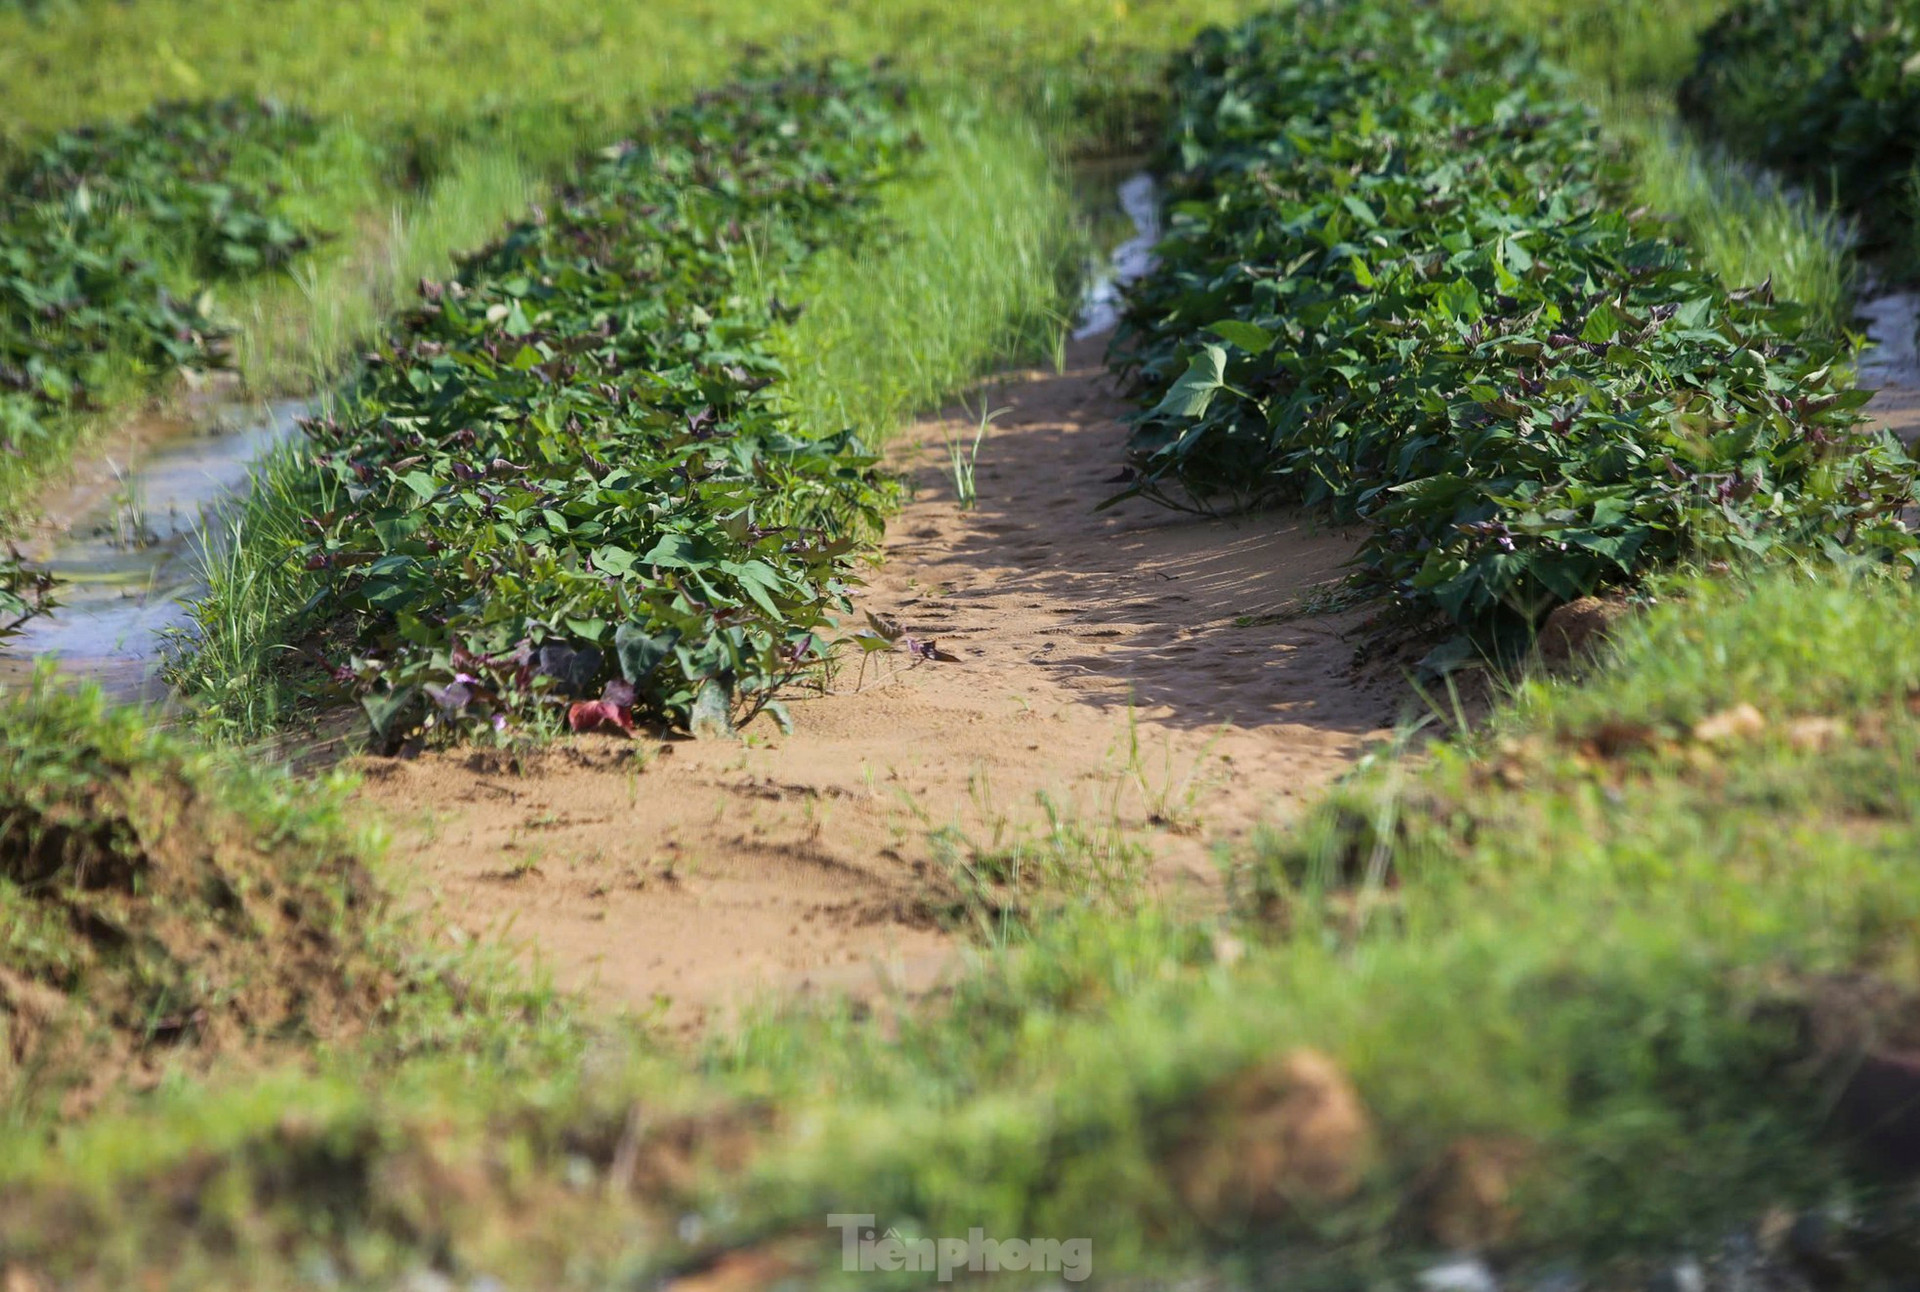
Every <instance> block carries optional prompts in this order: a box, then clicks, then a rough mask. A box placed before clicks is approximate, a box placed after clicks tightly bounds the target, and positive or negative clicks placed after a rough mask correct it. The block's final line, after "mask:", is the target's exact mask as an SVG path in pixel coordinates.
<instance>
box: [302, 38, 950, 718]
mask: <svg viewBox="0 0 1920 1292" xmlns="http://www.w3.org/2000/svg"><path fill="white" fill-rule="evenodd" d="M899 101H900V100H899V94H898V92H897V90H896V89H895V88H894V87H893V86H891V85H889V84H887V83H886V82H884V81H882V80H880V79H878V78H876V77H874V76H871V75H868V74H865V73H859V72H854V71H849V70H846V69H827V70H820V71H809V72H802V73H796V74H794V75H791V76H788V77H785V78H781V79H769V80H757V81H751V82H745V83H741V84H738V85H735V86H732V87H730V88H728V89H725V90H722V91H719V92H716V93H713V94H709V95H706V96H704V97H702V98H701V99H699V100H698V101H696V102H695V103H694V104H692V105H690V106H688V107H685V108H682V109H680V110H678V111H675V112H672V113H669V114H668V115H667V116H665V117H664V118H663V119H662V120H661V121H660V122H659V123H658V125H657V127H656V128H655V129H654V130H653V131H651V132H650V133H649V134H648V136H647V137H646V139H645V141H644V142H643V143H626V144H621V145H617V146H615V147H612V148H609V149H607V150H605V151H604V152H603V153H601V154H600V155H599V157H598V158H597V159H595V160H594V161H593V163H592V164H591V165H589V166H588V167H586V168H585V170H584V171H583V172H582V173H581V174H580V175H579V177H578V178H577V179H576V180H575V181H574V182H573V183H571V184H570V185H568V186H566V187H565V188H564V189H562V190H561V191H560V192H559V194H558V195H557V196H556V197H555V199H554V200H553V201H552V202H551V203H549V204H548V205H547V206H545V207H544V208H542V209H541V210H539V211H538V212H537V213H536V215H535V216H534V217H533V218H532V219H530V220H528V221H525V222H523V223H521V224H519V225H517V226H515V227H514V228H513V229H512V230H510V231H509V232H508V233H507V235H506V236H505V237H504V238H503V239H501V240H500V241H499V242H498V243H497V244H496V245H495V246H493V247H491V248H489V249H487V250H485V251H483V252H481V253H480V254H478V255H476V256H473V257H471V258H470V259H468V260H467V261H466V262H464V263H463V264H462V265H461V266H460V268H459V271H458V273H457V275H456V276H455V277H454V279H453V280H452V281H451V282H449V283H447V284H444V285H441V284H427V285H425V287H424V291H423V298H422V301H421V303H420V305H419V306H418V307H417V308H416V309H415V310H413V311H412V312H411V313H410V314H408V315H407V316H406V317H405V318H404V319H402V320H401V321H400V323H399V325H398V326H397V327H396V328H395V330H394V331H393V333H392V335H391V336H390V337H389V338H388V339H387V340H386V341H384V342H383V343H382V344H381V345H380V346H379V348H378V349H377V350H376V351H374V352H373V353H371V354H370V355H369V356H368V360H367V364H366V367H365V370H364V373H363V374H362V375H361V376H360V377H359V379H358V380H357V381H356V382H355V383H354V384H353V385H352V387H351V388H350V389H349V390H347V391H346V392H345V393H344V396H343V398H342V399H341V400H340V402H339V406H338V407H337V408H336V410H335V411H334V412H333V413H332V414H330V415H328V416H326V417H322V418H318V419H316V420H314V421H313V422H312V423H311V424H310V426H309V428H308V429H309V437H310V439H311V441H312V445H313V448H314V450H315V452H314V454H313V458H312V466H313V476H312V496H311V498H310V499H309V503H310V507H311V511H310V518H309V520H308V524H307V533H306V536H305V541H303V542H299V543H297V544H295V545H293V547H292V550H290V551H288V552H287V554H286V555H287V559H288V560H290V561H292V562H295V563H297V564H299V565H300V566H302V567H303V568H304V569H306V570H307V571H310V572H311V574H312V575H313V577H314V580H315V585H316V586H315V590H314V592H313V595H312V598H311V600H310V601H309V603H308V610H309V612H310V613H311V614H312V615H313V616H314V618H315V619H316V620H317V621H318V622H319V623H321V624H323V625H326V626H327V627H328V629H329V632H330V641H331V642H333V643H335V644H337V646H338V647H339V648H340V649H342V650H343V651H344V652H345V653H346V654H347V656H348V658H346V659H343V660H337V662H336V663H334V664H333V665H332V667H333V669H334V673H333V676H334V680H335V681H336V682H337V683H338V684H339V685H341V686H342V687H343V688H344V689H346V690H347V691H349V692H350V693H351V694H354V695H357V696H358V697H359V698H360V699H361V701H362V703H363V704H364V705H365V707H366V709H367V712H368V716H369V718H370V719H371V721H372V724H373V726H374V729H375V731H376V733H377V734H378V735H379V737H380V738H381V739H383V740H386V741H394V740H399V739H404V738H406V737H407V736H408V735H409V734H411V733H413V732H416V731H421V730H428V729H436V728H437V729H440V730H453V731H459V732H477V731H484V730H486V729H487V728H489V727H491V728H493V729H495V730H504V729H506V728H507V727H509V726H514V725H526V724H529V723H531V724H533V725H535V726H536V727H537V726H542V725H546V726H551V725H554V724H557V723H558V722H560V721H562V720H564V721H565V722H566V723H568V724H569V725H571V726H573V727H574V728H575V729H588V728H592V727H603V726H604V727H613V728H618V729H622V730H630V729H631V724H632V718H633V714H634V712H635V711H636V710H638V711H639V712H640V713H642V714H645V715H651V716H653V717H656V718H659V719H662V720H665V721H667V722H670V723H672V724H674V725H677V726H681V727H684V728H688V729H691V730H694V731H696V732H698V731H705V730H725V729H727V728H729V727H730V726H731V725H733V724H734V723H736V722H738V721H741V720H743V719H744V718H745V717H746V716H749V715H751V714H752V713H754V712H756V711H758V710H759V709H761V708H763V707H769V706H773V707H774V712H775V713H776V715H778V714H779V713H780V711H779V709H778V707H777V704H778V702H777V700H776V699H775V692H776V691H777V689H778V688H779V686H780V685H781V684H782V683H783V682H786V681H788V680H789V679H791V678H793V677H794V676H796V675H797V674H798V673H800V672H802V671H804V670H806V669H809V668H812V667H815V666H816V665H817V664H818V662H819V660H820V659H821V657H822V655H823V654H824V647H823V645H822V641H823V637H822V633H823V630H825V629H827V628H828V627H829V626H830V624H831V619H832V616H833V614H834V612H835V611H836V610H838V609H840V608H842V607H844V605H845V586H844V583H843V577H844V576H845V574H846V571H847V564H848V559H849V558H850V556H851V555H852V553H853V552H854V550H855V548H856V546H857V544H858V543H859V542H860V540H861V537H862V535H863V533H864V532H867V531H868V530H870V529H871V527H872V526H874V525H875V524H876V523H877V521H878V518H879V515H880V511H881V508H882V506H883V505H884V503H885V500H886V491H885V489H884V488H883V487H882V484H881V482H880V481H879V479H878V477H877V476H876V474H875V471H874V467H875V460H874V458H873V457H872V455H871V453H870V452H869V450H868V449H867V447H866V446H865V445H864V444H863V443H862V442H861V441H860V439H859V438H858V436H857V435H856V434H855V433H854V432H853V431H851V430H843V431H839V432H836V433H834V434H830V435H823V436H816V437H813V438H806V437H802V436H800V435H797V434H796V433H795V432H794V430H793V426H792V423H791V418H790V414H788V413H787V412H786V411H784V405H783V402H782V401H781V400H780V398H779V396H778V390H777V387H778V384H779V382H780V381H781V379H782V377H783V376H784V370H783V368H782V366H781V364H780V362H779V360H778V358H777V357H776V353H775V352H774V350H773V349H772V345H773V338H774V336H775V331H776V329H777V327H778V326H779V324H780V323H781V321H782V320H783V319H785V318H787V317H790V316H791V315H792V313H793V307H791V306H789V305H788V304H786V303H785V302H783V301H781V300H780V299H779V298H778V296H777V295H776V294H774V293H771V292H767V291H765V290H764V285H765V284H767V283H770V282H777V281H779V280H780V278H781V276H782V272H783V271H784V270H787V269H791V268H792V267H795V266H797V265H799V264H800V263H801V262H802V261H804V260H805V259H806V257H807V256H809V255H810V254H811V253H812V252H813V251H814V250H815V249H816V248H817V247H819V246H821V245H823V244H824V243H825V241H826V240H827V239H828V237H829V236H830V235H846V234H848V233H849V232H850V231H853V230H857V229H858V228H859V227H860V226H861V224H862V222H863V221H865V220H867V219H868V216H867V215H866V214H865V211H866V206H867V204H868V202H869V196H870V193H871V191H872V189H873V188H874V186H875V185H876V184H878V183H879V182H880V181H881V180H882V179H883V178H885V177H886V176H887V175H888V174H889V173H891V171H892V170H893V169H894V168H895V167H897V166H899V165H900V164H902V163H903V162H904V161H905V159H906V158H907V156H908V155H909V153H910V152H911V150H912V148H913V144H914V141H913V139H912V137H911V135H910V133H909V132H908V131H907V130H905V129H904V128H903V127H902V126H901V125H900V123H899V120H898V119H897V116H896V111H895V110H896V108H897V107H898V105H899ZM336 658H337V657H336Z"/></svg>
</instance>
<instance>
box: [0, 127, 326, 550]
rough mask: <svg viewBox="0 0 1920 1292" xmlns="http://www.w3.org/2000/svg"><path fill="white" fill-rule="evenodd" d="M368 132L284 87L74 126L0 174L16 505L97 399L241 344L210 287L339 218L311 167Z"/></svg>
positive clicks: (4, 428)
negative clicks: (281, 94) (323, 208)
mask: <svg viewBox="0 0 1920 1292" xmlns="http://www.w3.org/2000/svg"><path fill="white" fill-rule="evenodd" d="M353 146H354V145H353V144H352V143H351V142H350V141H349V140H348V139H347V138H346V137H345V136H344V135H343V134H342V133H341V132H339V131H336V130H333V129H331V128H329V127H327V126H326V125H324V124H323V123H321V122H319V121H317V120H315V119H313V118H312V117H309V116H307V115H305V114H303V113H299V112H295V111H291V110H288V109H284V108H280V107H277V106H275V105H272V104H270V103H255V102H247V101H239V100H220V101H213V102H203V103H195V104H168V105H163V106H160V107H156V108H153V109H151V110H149V111H148V112H146V113H144V114H143V115H141V116H140V117H138V118H136V119H135V120H134V121H132V122H129V123H127V124H124V125H107V126H92V127H88V128H84V129H79V130H73V131H68V132H63V133H60V134H57V135H55V136H53V137H52V138H51V139H49V140H47V141H45V142H44V143H42V144H41V145H40V146H39V147H37V148H36V149H35V150H34V151H33V152H32V153H30V154H29V155H27V156H25V157H24V158H22V159H21V160H20V161H19V162H18V163H17V164H15V165H13V166H11V167H10V168H9V169H8V170H7V171H6V174H5V178H4V181H0V444H4V445H5V447H6V448H7V450H8V452H7V454H6V457H5V459H4V465H3V466H0V515H11V514H13V513H15V512H17V511H18V510H19V509H20V508H21V507H22V505H23V504H29V503H30V500H29V497H28V490H29V489H30V488H31V487H32V486H33V485H35V484H36V483H37V482H38V481H39V480H40V479H41V478H42V477H43V476H44V475H45V473H46V471H47V470H48V469H49V468H50V467H52V466H56V465H58V464H59V463H60V462H61V461H62V460H63V455H64V454H65V453H66V452H67V451H68V450H69V449H70V448H71V447H72V442H73V440H74V439H75V438H76V437H77V436H78V435H80V434H81V433H82V432H83V431H84V430H85V429H86V427H87V422H86V419H84V418H83V417H81V416H79V414H81V413H83V412H85V411H88V410H97V409H99V408H100V407H101V406H102V405H103V404H104V403H106V402H108V401H112V400H114V399H124V398H126V397H128V396H130V395H143V394H146V393H148V392H150V391H151V390H153V389H154V388H155V386H156V385H157V384H158V383H159V382H160V381H161V380H163V379H165V378H168V377H170V376H172V375H173V374H174V373H175V372H176V371H178V370H180V369H182V368H207V367H213V366H218V365H220V364H222V363H224V362H225V361H226V359H227V357H228V356H227V346H228V341H229V333H230V328H229V327H228V326H227V324H226V323H225V322H224V321H223V320H221V319H220V318H219V317H218V315H217V313H216V310H215V306H214V303H213V298H212V296H211V295H210V294H209V288H211V287H212V286H214V285H216V284H219V283H223V282H226V283H231V282H238V281H241V280H244V279H247V278H249V277H253V276H257V275H260V274H262V273H265V272H267V271H269V270H273V269H277V268H282V267H284V266H286V265H288V264H289V263H290V262H291V261H292V260H293V258H294V257H295V256H297V255H298V254H300V253H301V252H303V251H305V250H306V249H307V248H309V247H310V246H312V245H313V244H314V242H315V240H316V239H317V238H319V237H321V236H323V235H324V234H325V232H326V230H325V229H324V227H323V225H322V224H321V223H319V221H318V219H317V218H316V217H317V216H318V214H319V211H318V210H317V207H318V206H319V205H322V204H319V203H316V202H315V201H314V200H313V199H312V198H311V197H310V196H309V194H308V192H307V185H308V184H310V183H315V182H321V181H323V180H324V179H325V177H326V176H327V174H329V173H330V172H331V171H332V170H334V169H337V167H338V166H339V165H340V164H341V158H340V156H339V154H340V153H341V151H342V150H343V149H351V148H352V147H353Z"/></svg>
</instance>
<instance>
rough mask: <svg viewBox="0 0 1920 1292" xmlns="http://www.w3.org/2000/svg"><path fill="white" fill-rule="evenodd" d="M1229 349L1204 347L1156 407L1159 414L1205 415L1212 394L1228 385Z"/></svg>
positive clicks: (1215, 346)
mask: <svg viewBox="0 0 1920 1292" xmlns="http://www.w3.org/2000/svg"><path fill="white" fill-rule="evenodd" d="M1226 374H1227V352H1226V350H1225V349H1224V348H1223V347H1221V346H1217V345H1209V346H1202V347H1201V349H1200V352H1199V353H1198V354H1196V355H1194V356H1193V358H1192V360H1191V361H1190V362H1189V363H1188V364H1187V371H1186V373H1185V374H1184V375H1183V376H1182V377H1181V378H1180V380H1178V381H1176V382H1174V383H1173V388H1172V389H1170V390H1169V391H1167V393H1166V397H1165V398H1163V399H1162V400H1161V401H1160V402H1159V403H1158V404H1156V405H1155V406H1154V408H1153V413H1154V415H1156V416H1159V415H1166V416H1170V417H1204V416H1206V412H1207V406H1208V405H1209V404H1211V403H1212V402H1213V397H1214V396H1215V395H1216V394H1218V393H1219V392H1220V391H1221V390H1222V389H1224V388H1225V387H1226V384H1227V383H1226Z"/></svg>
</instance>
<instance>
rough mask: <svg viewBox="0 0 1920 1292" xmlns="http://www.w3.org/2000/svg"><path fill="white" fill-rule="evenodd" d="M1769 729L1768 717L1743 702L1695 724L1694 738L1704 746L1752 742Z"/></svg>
mask: <svg viewBox="0 0 1920 1292" xmlns="http://www.w3.org/2000/svg"><path fill="white" fill-rule="evenodd" d="M1766 729H1767V718H1766V715H1765V714H1763V713H1761V712H1760V710H1758V709H1756V708H1754V707H1753V706H1752V705H1751V704H1748V703H1747V702H1746V701H1744V700H1742V701H1741V702H1740V703H1739V704H1736V705H1734V706H1733V707H1732V708H1730V709H1722V710H1720V712H1718V713H1714V714H1709V715H1708V716H1706V717H1704V718H1702V719H1700V721H1698V722H1696V723H1694V724H1693V738H1694V739H1695V740H1697V741H1699V742H1700V743H1701V744H1704V745H1718V744H1724V743H1726V742H1727V741H1732V740H1752V739H1753V738H1754V737H1756V736H1758V735H1759V734H1760V733H1761V732H1763V731H1765V730H1766Z"/></svg>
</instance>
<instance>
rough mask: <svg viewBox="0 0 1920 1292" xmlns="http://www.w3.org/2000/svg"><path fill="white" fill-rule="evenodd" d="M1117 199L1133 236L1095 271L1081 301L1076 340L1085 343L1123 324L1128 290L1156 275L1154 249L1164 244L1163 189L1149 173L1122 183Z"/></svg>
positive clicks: (1074, 337)
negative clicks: (1162, 224) (1129, 223)
mask: <svg viewBox="0 0 1920 1292" xmlns="http://www.w3.org/2000/svg"><path fill="white" fill-rule="evenodd" d="M1116 197H1117V198H1118V200H1119V203H1120V211H1121V213H1122V214H1123V215H1125V216H1126V217H1127V219H1128V220H1129V221H1130V222H1131V223H1132V225H1133V237H1131V238H1129V239H1127V240H1126V241H1125V242H1123V243H1121V244H1120V245H1119V246H1118V247H1116V248H1114V251H1113V255H1112V257H1111V258H1109V259H1108V260H1107V262H1106V263H1104V264H1102V265H1099V266H1097V267H1096V268H1095V270H1094V272H1093V274H1092V276H1091V277H1090V278H1089V280H1088V282H1087V289H1086V292H1085V293H1084V294H1083V295H1082V297H1081V300H1080V320H1079V323H1078V324H1077V325H1076V326H1075V327H1074V330H1073V339H1074V340H1076V341H1082V340H1085V339H1086V338H1088V337H1091V336H1098V335H1099V334H1100V333H1102V332H1108V331H1111V330H1112V329H1113V328H1114V327H1115V326H1116V325H1118V324H1119V322H1120V311H1121V309H1122V308H1123V307H1124V306H1125V304H1126V291H1127V288H1129V287H1131V286H1132V285H1133V284H1135V283H1137V282H1139V281H1140V280H1141V279H1142V278H1145V277H1146V276H1147V275H1148V274H1150V273H1152V272H1153V267H1154V264H1155V261H1154V257H1153V249H1154V248H1155V247H1157V246H1159V245H1160V238H1161V232H1162V230H1161V223H1160V186H1159V185H1158V184H1157V183H1155V182H1154V178H1153V176H1151V175H1149V174H1148V173H1147V172H1145V171H1140V172H1137V173H1136V174H1133V175H1130V176H1128V177H1127V178H1126V179H1125V180H1122V181H1121V183H1120V187H1119V190H1118V192H1117V193H1116Z"/></svg>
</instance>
